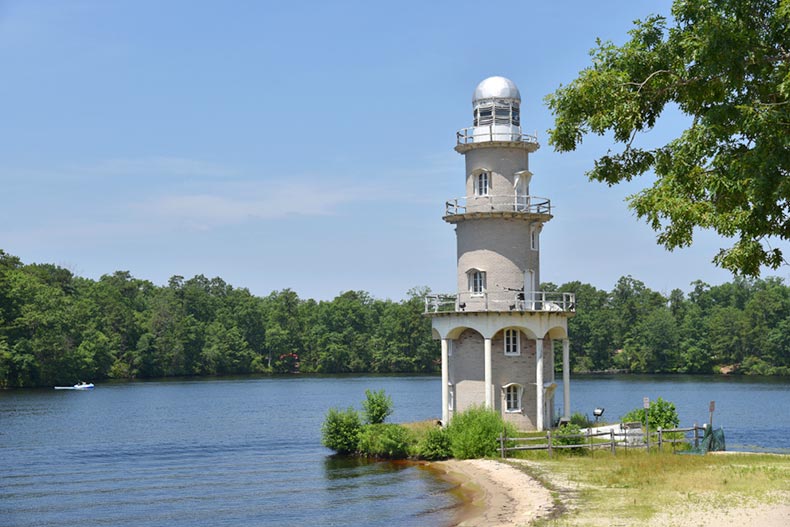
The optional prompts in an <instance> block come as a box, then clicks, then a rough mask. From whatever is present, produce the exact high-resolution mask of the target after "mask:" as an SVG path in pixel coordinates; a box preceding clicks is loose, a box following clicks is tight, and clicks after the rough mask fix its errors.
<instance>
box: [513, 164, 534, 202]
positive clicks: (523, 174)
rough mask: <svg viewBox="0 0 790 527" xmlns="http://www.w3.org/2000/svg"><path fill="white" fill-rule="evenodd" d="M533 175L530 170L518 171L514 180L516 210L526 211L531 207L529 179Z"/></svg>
mask: <svg viewBox="0 0 790 527" xmlns="http://www.w3.org/2000/svg"><path fill="white" fill-rule="evenodd" d="M531 177H532V173H531V172H530V171H529V170H522V171H520V172H516V175H515V179H514V180H513V191H514V195H515V209H516V211H519V212H526V211H527V210H528V209H529V180H530V178H531Z"/></svg>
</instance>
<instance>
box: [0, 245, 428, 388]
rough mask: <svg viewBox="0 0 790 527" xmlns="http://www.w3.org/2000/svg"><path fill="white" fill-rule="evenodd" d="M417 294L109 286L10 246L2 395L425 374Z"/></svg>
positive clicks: (200, 281) (128, 282) (122, 274)
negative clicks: (151, 382)
mask: <svg viewBox="0 0 790 527" xmlns="http://www.w3.org/2000/svg"><path fill="white" fill-rule="evenodd" d="M422 293H423V292H422V291H418V290H415V291H412V292H410V294H409V297H408V299H406V300H403V301H401V302H393V301H391V300H377V299H374V298H372V297H370V295H368V294H367V293H365V292H362V291H347V292H344V293H341V294H340V295H338V296H337V297H336V298H335V299H333V300H331V301H321V302H316V301H314V300H303V299H300V298H299V296H298V295H297V294H296V293H295V292H294V291H291V290H290V289H285V290H282V291H276V292H273V293H271V294H270V295H268V296H266V297H263V298H261V297H256V296H254V295H252V294H251V293H250V292H249V291H248V290H247V289H239V288H234V287H232V286H231V285H230V284H227V283H225V282H224V281H223V280H222V279H221V278H206V277H205V276H203V275H198V276H195V277H193V278H190V279H185V278H184V277H182V276H173V277H172V278H171V279H170V280H169V282H168V284H167V285H166V286H164V287H158V286H155V285H154V284H152V283H151V282H149V281H146V280H140V279H137V278H134V277H133V276H131V274H130V273H128V272H126V271H118V272H116V273H114V274H112V275H104V276H102V277H101V278H99V280H96V281H94V280H88V279H84V278H80V277H77V276H74V275H73V274H72V273H71V272H70V271H68V270H67V269H63V268H60V267H57V266H54V265H51V264H30V265H25V264H23V263H22V262H21V261H20V260H19V259H18V258H16V257H14V256H11V255H8V254H6V253H5V252H3V251H1V250H0V387H31V386H52V385H54V384H74V383H75V382H77V381H79V380H93V381H101V380H103V379H107V378H151V377H166V376H189V375H227V374H244V373H292V372H297V371H301V372H325V373H339V372H381V373H397V372H404V373H405V372H408V373H419V372H434V371H436V370H437V369H438V363H437V362H436V358H437V357H438V356H439V349H438V343H437V342H435V341H433V340H432V339H431V333H430V332H431V329H430V324H431V323H430V320H429V319H428V318H426V317H424V316H423V314H422V310H423V305H422V302H421V301H420V298H419V296H421V295H422Z"/></svg>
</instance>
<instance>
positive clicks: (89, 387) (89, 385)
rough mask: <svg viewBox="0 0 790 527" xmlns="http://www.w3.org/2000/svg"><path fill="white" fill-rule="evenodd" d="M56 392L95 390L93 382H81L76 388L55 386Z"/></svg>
mask: <svg viewBox="0 0 790 527" xmlns="http://www.w3.org/2000/svg"><path fill="white" fill-rule="evenodd" d="M55 389H56V390H93V383H92V382H81V383H78V384H75V385H74V386H55Z"/></svg>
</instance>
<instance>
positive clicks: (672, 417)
mask: <svg viewBox="0 0 790 527" xmlns="http://www.w3.org/2000/svg"><path fill="white" fill-rule="evenodd" d="M648 410H649V411H648V413H649V414H650V430H653V431H655V430H656V429H658V427H659V426H660V427H661V428H677V427H678V424H680V418H679V417H678V411H677V409H676V408H675V403H671V402H669V401H665V400H664V399H662V398H661V397H659V398H658V399H656V400H655V401H650V407H649V408H648ZM622 420H623V422H624V423H631V422H640V423H642V426H645V424H646V423H645V409H644V408H634V409H633V410H631V411H630V412H628V413H627V414H625V415H624V416H623V417H622Z"/></svg>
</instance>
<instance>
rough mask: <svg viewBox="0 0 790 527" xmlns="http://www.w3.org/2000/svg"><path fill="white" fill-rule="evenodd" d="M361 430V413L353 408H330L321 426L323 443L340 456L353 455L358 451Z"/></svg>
mask: <svg viewBox="0 0 790 527" xmlns="http://www.w3.org/2000/svg"><path fill="white" fill-rule="evenodd" d="M361 428H362V423H361V422H360V420H359V413H357V411H356V410H354V409H353V408H348V409H347V410H338V409H337V408H330V409H329V412H327V414H326V419H324V423H323V424H322V425H321V436H322V437H321V443H322V444H323V445H324V446H325V447H327V448H331V449H332V450H334V451H335V452H337V453H338V454H351V453H353V452H356V451H357V448H358V445H359V432H360V429H361Z"/></svg>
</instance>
